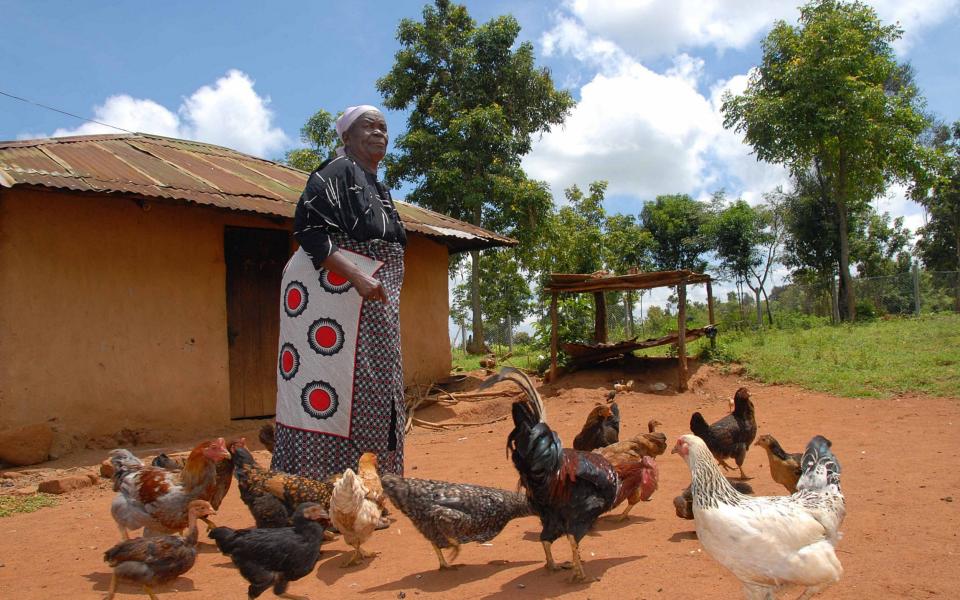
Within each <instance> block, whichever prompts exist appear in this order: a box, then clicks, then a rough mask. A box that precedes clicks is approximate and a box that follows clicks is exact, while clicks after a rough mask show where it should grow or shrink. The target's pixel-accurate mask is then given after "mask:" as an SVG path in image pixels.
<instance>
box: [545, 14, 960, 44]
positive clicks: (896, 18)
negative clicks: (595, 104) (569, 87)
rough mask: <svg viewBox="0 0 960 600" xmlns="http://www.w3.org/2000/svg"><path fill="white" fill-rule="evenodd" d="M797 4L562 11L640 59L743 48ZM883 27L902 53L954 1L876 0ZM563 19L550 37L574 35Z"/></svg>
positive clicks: (792, 18) (788, 16)
mask: <svg viewBox="0 0 960 600" xmlns="http://www.w3.org/2000/svg"><path fill="white" fill-rule="evenodd" d="M799 4H801V2H798V1H797V0H567V1H566V2H565V4H564V8H565V10H566V11H567V12H568V13H569V15H571V16H572V17H575V19H576V20H577V21H579V22H580V23H582V24H583V26H584V27H585V28H586V30H587V31H589V32H590V33H591V34H595V35H598V36H599V37H600V38H602V39H604V40H610V42H613V43H614V44H616V45H618V46H619V47H621V48H623V49H624V50H625V51H627V52H629V53H631V54H633V55H635V56H637V57H640V58H652V57H657V56H664V55H666V56H671V55H673V54H675V53H676V52H678V51H680V50H683V49H690V48H704V47H713V48H716V49H718V50H720V51H723V50H726V49H742V48H744V47H746V46H747V45H748V44H750V43H751V42H754V41H755V40H756V39H757V38H758V37H759V36H761V35H763V34H764V33H766V31H767V30H769V28H770V27H771V26H772V25H773V23H774V21H776V20H778V19H783V20H785V21H787V22H788V23H796V20H797V18H798V16H799V12H798V10H797V7H798V5H799ZM868 4H870V5H871V6H873V7H874V9H876V11H877V14H878V15H879V16H880V18H881V19H882V20H883V21H884V22H885V23H900V25H901V27H902V28H903V29H904V30H905V35H904V38H903V40H901V41H900V42H898V43H897V50H898V51H899V52H901V53H906V52H907V51H909V48H910V47H911V45H912V42H913V40H914V39H915V38H916V37H917V36H918V35H919V34H920V33H921V32H922V30H923V29H924V28H926V27H930V26H932V25H936V24H938V23H940V22H942V21H944V20H945V19H947V18H950V17H952V16H956V15H957V11H958V0H913V1H912V2H903V1H902V0H874V1H872V2H868ZM571 20H572V19H571V18H570V16H567V15H561V17H560V18H559V19H558V22H557V25H556V26H555V27H554V29H553V30H552V32H551V35H552V36H553V37H555V38H557V39H562V36H563V35H564V34H567V35H569V34H570V33H576V31H575V30H574V29H572V28H571V27H570V23H568V21H571Z"/></svg>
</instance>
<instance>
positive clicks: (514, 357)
mask: <svg viewBox="0 0 960 600" xmlns="http://www.w3.org/2000/svg"><path fill="white" fill-rule="evenodd" d="M492 350H493V352H494V354H495V355H496V356H497V361H498V362H497V367H498V368H499V367H503V366H508V365H509V366H512V367H518V368H521V369H534V370H535V369H536V368H537V365H538V364H539V363H540V361H541V358H540V356H547V357H549V356H550V351H549V350H547V351H544V350H541V349H539V348H533V347H531V346H518V345H515V346H514V347H513V354H511V355H510V358H508V359H506V360H503V361H501V360H500V357H501V356H503V355H504V354H506V353H507V347H506V346H502V347H501V346H495V347H494V348H492ZM482 358H483V355H480V354H467V353H465V352H464V351H463V350H457V349H455V350H453V369H454V370H457V369H458V368H460V369H462V370H464V371H473V370H476V369H479V368H480V359H482Z"/></svg>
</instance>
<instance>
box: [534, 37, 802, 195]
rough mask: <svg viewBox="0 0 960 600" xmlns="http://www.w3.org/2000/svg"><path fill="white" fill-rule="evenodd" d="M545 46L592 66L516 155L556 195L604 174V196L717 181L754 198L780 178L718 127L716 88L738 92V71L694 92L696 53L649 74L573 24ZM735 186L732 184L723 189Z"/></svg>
mask: <svg viewBox="0 0 960 600" xmlns="http://www.w3.org/2000/svg"><path fill="white" fill-rule="evenodd" d="M564 27H565V28H567V30H566V31H565V32H564V33H563V35H559V36H557V37H552V36H553V34H551V33H548V34H547V35H546V36H544V38H545V39H544V46H545V47H549V49H550V51H551V52H552V53H555V54H563V55H569V56H571V57H573V58H575V59H576V60H578V61H580V62H581V63H584V64H586V65H588V66H589V67H592V68H594V69H596V70H597V71H598V72H597V73H596V74H595V75H594V77H593V78H592V79H591V80H590V81H589V82H588V83H586V84H585V85H583V86H582V87H581V88H580V101H579V103H578V104H577V105H576V107H574V109H573V111H572V112H571V114H570V116H569V117H567V119H566V121H565V122H564V124H563V126H562V127H559V128H556V129H554V130H553V131H551V132H550V133H547V134H545V135H544V136H543V137H542V138H540V140H538V141H537V142H536V143H535V144H534V149H533V151H532V152H531V153H530V155H528V156H527V157H526V158H525V160H524V168H525V169H526V170H527V172H528V173H530V174H531V176H533V177H534V178H537V179H544V180H546V181H548V182H549V183H550V184H551V188H552V190H553V193H554V195H555V196H557V197H559V196H560V195H561V193H562V190H563V189H564V188H566V187H568V186H569V185H571V184H573V183H577V184H579V185H581V186H583V185H586V184H588V183H589V182H591V181H594V180H597V179H605V180H607V181H609V184H610V187H609V193H610V194H611V195H624V196H631V197H635V198H637V206H636V210H637V211H639V209H640V203H641V202H642V201H644V200H649V199H652V198H653V197H654V196H656V195H658V194H668V193H689V194H691V195H693V196H694V197H698V196H700V197H703V196H706V195H708V194H709V192H712V191H714V190H716V189H719V188H720V187H727V188H728V190H727V191H728V192H730V193H731V194H740V193H741V192H743V193H744V194H745V198H747V199H748V200H751V201H754V202H756V201H758V200H759V196H760V194H761V193H762V192H765V191H768V190H770V189H773V188H774V187H775V186H776V185H778V184H780V183H783V182H785V180H786V177H785V174H784V170H783V169H782V168H781V167H777V166H771V165H767V164H763V163H758V162H757V161H756V159H755V158H754V157H753V156H752V155H751V154H750V148H749V147H747V146H745V145H744V144H743V143H742V142H741V141H740V135H739V134H735V133H734V132H731V131H728V130H725V129H724V128H723V119H722V116H721V114H720V103H721V99H720V98H721V95H722V92H723V90H725V89H732V90H733V91H734V92H736V91H740V90H742V88H743V87H744V86H745V85H746V76H738V77H735V78H732V79H731V80H729V81H727V82H717V83H716V84H715V85H714V86H713V87H712V89H711V93H710V96H709V97H707V96H704V95H703V94H701V93H700V92H699V91H698V84H699V82H700V80H701V79H702V78H703V67H704V63H703V61H702V60H701V59H699V58H696V57H692V56H689V55H687V54H680V55H678V56H676V57H675V58H674V61H673V65H672V66H671V67H670V68H668V69H667V70H666V71H665V72H664V73H657V72H655V71H653V70H651V69H649V68H647V67H646V66H644V65H643V64H641V63H640V62H638V61H637V60H635V59H634V58H632V57H630V56H629V55H628V54H627V53H625V52H623V50H622V49H620V48H618V47H617V46H616V45H614V44H611V43H603V42H602V41H598V40H597V38H596V37H595V36H590V35H589V34H588V33H587V32H586V30H584V29H583V27H581V26H579V25H577V24H576V23H573V22H567V23H566V24H565V25H564ZM730 188H736V189H730Z"/></svg>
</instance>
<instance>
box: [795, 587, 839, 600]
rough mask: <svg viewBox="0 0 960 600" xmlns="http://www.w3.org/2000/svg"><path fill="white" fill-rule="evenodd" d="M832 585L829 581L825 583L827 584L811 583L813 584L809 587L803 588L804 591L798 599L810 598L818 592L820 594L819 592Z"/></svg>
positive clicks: (806, 599) (805, 599) (807, 599)
mask: <svg viewBox="0 0 960 600" xmlns="http://www.w3.org/2000/svg"><path fill="white" fill-rule="evenodd" d="M830 585H831V584H829V583H825V584H822V585H811V586H810V587H808V588H807V589H805V590H803V593H802V594H800V596H798V597H797V600H809V598H813V597H814V596H816V595H817V594H819V593H820V592H822V591H823V590H825V589H827V588H828V587H830Z"/></svg>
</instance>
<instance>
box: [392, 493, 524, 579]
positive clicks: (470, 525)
mask: <svg viewBox="0 0 960 600" xmlns="http://www.w3.org/2000/svg"><path fill="white" fill-rule="evenodd" d="M381 481H382V483H383V491H384V492H386V494H387V496H388V497H389V498H390V501H391V502H393V504H394V506H396V507H397V508H399V509H400V512H402V513H403V514H405V515H407V517H408V518H409V519H410V520H411V521H412V522H413V525H414V527H416V528H417V531H419V532H420V533H421V534H423V537H425V538H427V541H429V542H430V544H431V545H432V546H433V550H434V552H436V553H437V558H439V559H440V568H441V569H449V568H451V567H450V565H449V564H448V563H447V559H446V558H444V556H443V552H442V550H441V549H442V548H453V552H452V553H451V554H450V560H451V561H453V560H455V559H456V558H457V555H458V554H459V552H460V544H465V543H468V542H487V541H490V540H492V539H493V538H495V537H496V536H497V535H498V534H499V533H500V532H501V531H503V528H504V527H506V525H507V523H509V522H510V521H512V520H513V519H516V518H518V517H527V516H531V515H533V514H534V513H533V510H532V509H531V508H530V503H529V502H528V501H527V498H526V496H524V495H523V494H520V493H517V492H508V491H506V490H500V489H497V488H490V487H484V486H480V485H469V484H463V483H448V482H446V481H433V480H430V479H405V478H403V477H398V476H396V475H384V476H383V477H382V478H381Z"/></svg>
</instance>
